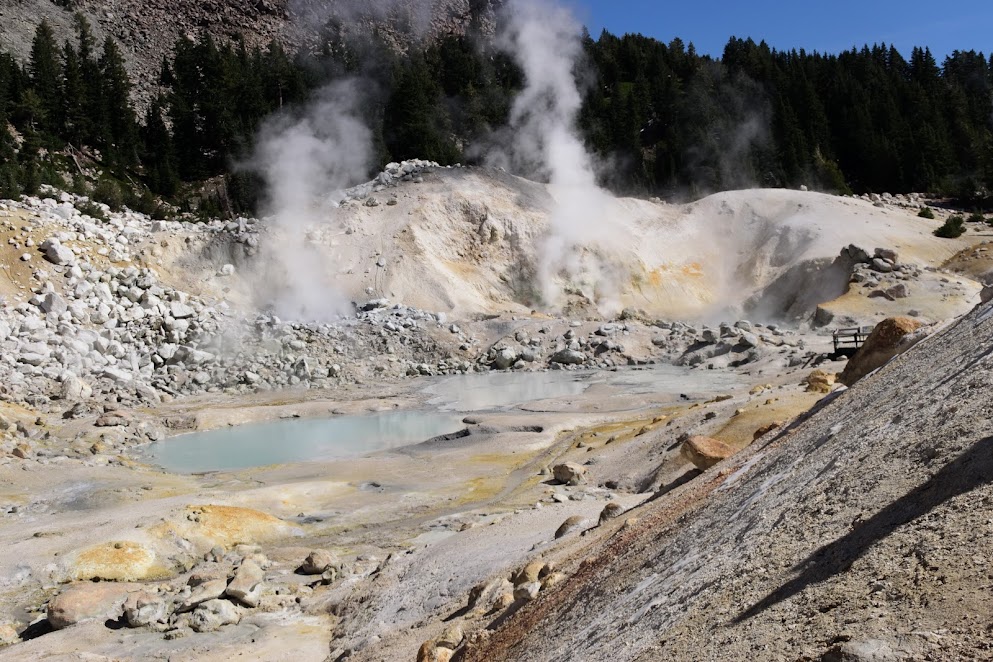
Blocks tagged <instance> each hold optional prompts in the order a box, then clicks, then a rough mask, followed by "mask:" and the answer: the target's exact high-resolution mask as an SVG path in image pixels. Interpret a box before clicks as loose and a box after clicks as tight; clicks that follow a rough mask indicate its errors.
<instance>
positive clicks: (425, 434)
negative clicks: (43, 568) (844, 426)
mask: <svg viewBox="0 0 993 662" xmlns="http://www.w3.org/2000/svg"><path fill="white" fill-rule="evenodd" d="M739 384H740V380H739V378H738V377H737V376H736V375H734V374H733V373H726V372H718V371H702V370H695V371H690V370H687V369H684V368H677V367H674V366H666V365H662V366H654V367H652V368H650V369H641V370H618V371H617V372H606V371H605V372H580V371H553V372H537V373H506V372H494V373H488V374H476V375H464V376H458V377H447V378H443V379H439V380H437V381H435V382H434V383H432V384H431V385H430V386H428V387H426V388H424V389H423V390H422V392H423V393H424V394H425V395H427V396H428V398H429V399H428V400H427V402H426V408H425V409H423V410H418V411H392V412H386V413H380V414H368V415H362V416H341V417H337V418H330V419H292V420H282V421H275V422H272V423H264V424H255V425H244V426H236V427H229V428H222V429H219V430H211V431H206V432H197V433H192V434H186V435H181V436H178V437H173V438H170V439H167V440H164V441H161V442H157V443H154V444H151V445H150V446H147V447H146V448H145V449H143V451H142V452H141V460H143V461H145V462H148V463H149V464H153V465H156V466H159V467H162V468H163V469H165V470H167V471H171V472H175V473H184V474H190V473H204V472H210V471H229V470H237V469H247V468H251V467H259V466H267V465H274V464H289V463H294V462H309V461H327V460H334V459H341V458H346V457H356V456H361V455H368V454H370V453H375V452H378V451H385V450H390V449H393V448H398V447H401V446H406V445H410V444H416V443H420V442H422V441H426V440H428V439H431V438H433V437H437V436H440V435H445V434H451V433H453V432H456V431H458V430H460V429H461V428H462V427H463V424H462V422H461V415H460V413H464V412H481V411H507V410H512V409H514V408H516V407H520V406H523V405H526V404H530V403H533V402H537V401H542V400H553V399H556V398H566V397H569V396H576V395H580V394H582V393H585V392H586V391H587V390H589V389H590V388H591V387H594V386H597V387H598V388H604V389H608V390H623V391H624V392H627V393H653V394H658V395H660V396H663V397H665V396H668V397H671V398H673V399H675V398H678V397H679V396H680V394H685V393H690V394H692V393H694V392H697V391H701V392H712V391H714V390H720V389H732V388H734V387H736V386H738V385H739ZM687 397H692V395H689V396H687Z"/></svg>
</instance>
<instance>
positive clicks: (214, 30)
mask: <svg viewBox="0 0 993 662" xmlns="http://www.w3.org/2000/svg"><path fill="white" fill-rule="evenodd" d="M500 4H501V0H433V2H432V3H430V4H428V3H417V2H414V1H413V0H380V1H379V2H373V3H358V2H353V1H351V0H115V1H114V2H105V1H103V0H68V1H66V0H63V1H62V2H60V3H55V2H53V1H52V0H14V1H13V2H4V3H0V48H3V49H4V50H6V51H9V52H12V53H13V54H14V55H15V57H18V58H19V59H26V58H27V56H28V54H29V52H30V49H31V39H32V37H33V35H34V31H35V28H36V27H37V25H38V23H40V22H41V20H42V19H47V20H48V21H49V23H51V24H52V26H53V27H54V28H55V33H56V35H58V36H59V37H60V38H69V37H70V36H71V35H72V34H73V28H72V25H73V14H74V13H75V12H76V11H79V12H81V13H82V14H83V15H84V16H86V17H87V18H88V19H89V21H90V23H91V24H92V26H93V29H94V33H95V34H96V36H97V38H98V39H99V40H103V39H104V38H105V37H108V36H110V37H113V38H114V39H116V40H117V41H118V42H119V44H120V45H121V47H122V50H123V51H124V53H125V57H126V58H127V63H128V69H129V73H130V74H131V77H132V80H133V81H134V84H135V96H136V97H137V98H138V100H143V99H146V98H147V97H148V96H149V95H150V92H151V91H152V90H153V89H154V87H155V85H156V84H157V81H158V75H159V71H160V68H161V64H162V58H163V56H166V55H168V54H169V53H170V52H171V50H172V47H173V45H174V44H175V43H176V40H177V39H180V38H188V39H200V38H202V37H204V36H205V35H210V36H211V37H213V38H214V39H216V40H218V41H220V42H224V41H232V40H235V39H238V38H239V37H240V38H242V39H244V40H245V43H246V44H247V45H248V46H249V47H252V46H266V45H268V44H269V43H271V42H272V41H278V42H280V43H282V44H283V45H284V46H286V47H287V48H289V49H290V50H295V49H297V48H300V47H316V46H317V45H318V42H319V33H320V29H321V27H323V26H324V25H325V24H326V23H327V21H328V20H330V19H338V20H340V21H342V22H345V23H348V24H350V25H353V26H355V27H356V28H358V29H366V30H367V29H373V28H375V29H378V30H379V31H380V32H381V33H382V34H384V35H385V36H386V38H387V41H388V42H390V43H392V44H393V45H394V46H395V47H396V48H401V49H402V48H406V47H409V45H410V44H412V43H414V42H415V41H417V40H419V39H433V38H436V37H438V36H439V35H444V34H463V33H465V32H466V31H467V30H468V29H469V27H470V25H471V24H472V23H473V22H474V21H475V22H476V23H477V24H478V25H479V26H480V28H481V29H482V30H483V31H487V30H492V28H493V25H494V20H495V18H494V17H495V12H496V9H497V7H498V6H499V5H500ZM425 5H427V6H425Z"/></svg>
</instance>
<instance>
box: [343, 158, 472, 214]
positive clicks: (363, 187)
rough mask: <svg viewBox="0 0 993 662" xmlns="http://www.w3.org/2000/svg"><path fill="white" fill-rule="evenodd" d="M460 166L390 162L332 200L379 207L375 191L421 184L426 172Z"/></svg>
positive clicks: (433, 162) (412, 161) (420, 162)
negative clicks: (378, 171)
mask: <svg viewBox="0 0 993 662" xmlns="http://www.w3.org/2000/svg"><path fill="white" fill-rule="evenodd" d="M442 167H444V168H452V167H455V168H460V167H461V165H459V164H456V165H455V166H441V165H439V164H438V163H437V162H435V161H423V160H421V159H412V160H410V161H401V162H400V163H389V164H387V166H386V169H385V170H383V171H382V172H381V173H379V174H378V175H376V177H375V178H374V179H373V180H372V181H370V182H366V183H365V184H359V185H358V186H353V187H352V188H350V189H348V190H346V191H345V192H344V193H343V194H342V196H341V199H340V200H333V201H332V202H334V203H338V204H348V203H349V202H352V201H362V202H363V203H364V204H365V205H366V206H367V207H378V206H379V200H378V199H377V198H375V197H372V196H373V195H374V194H375V193H381V192H383V191H386V190H387V189H391V188H396V187H397V186H399V185H400V184H401V183H403V182H413V183H415V184H420V183H421V182H423V181H424V177H423V175H424V173H425V172H428V171H430V170H433V169H435V168H442Z"/></svg>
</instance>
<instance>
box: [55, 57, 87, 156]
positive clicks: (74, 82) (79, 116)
mask: <svg viewBox="0 0 993 662" xmlns="http://www.w3.org/2000/svg"><path fill="white" fill-rule="evenodd" d="M61 115H62V118H63V129H62V137H63V138H64V139H65V140H67V141H68V142H70V143H72V144H74V145H76V146H79V145H81V144H82V142H83V139H84V137H85V134H86V125H87V122H88V120H87V117H86V84H85V82H84V81H83V69H82V67H81V66H80V62H79V54H78V53H77V52H76V49H75V48H73V47H72V44H70V43H68V42H66V44H65V46H64V47H63V49H62V108H61Z"/></svg>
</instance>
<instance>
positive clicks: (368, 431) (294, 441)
mask: <svg viewBox="0 0 993 662" xmlns="http://www.w3.org/2000/svg"><path fill="white" fill-rule="evenodd" d="M462 427H463V425H462V423H461V421H460V417H458V416H453V415H450V414H439V413H435V412H412V411H397V412H387V413H383V414H373V415H369V416H342V417H340V418H331V419H315V420H309V419H294V420H289V421H276V422H273V423H264V424H260V425H243V426H237V427H231V428H222V429H220V430H210V431H207V432H195V433H193V434H186V435H181V436H178V437H172V438H170V439H166V440H164V441H160V442H156V443H154V444H151V445H149V446H147V447H145V449H143V452H142V459H143V461H145V462H148V463H149V464H154V465H156V466H159V467H162V468H163V469H165V470H167V471H172V472H175V473H185V474H189V473H200V472H205V471H230V470H234V469H248V468H251V467H262V466H267V465H270V464H288V463H292V462H309V461H315V460H316V461H319V460H334V459H341V458H346V457H357V456H360V455H366V454H368V453H375V452H376V451H384V450H389V449H391V448H397V447H400V446H406V445H408V444H412V443H417V442H421V441H425V440H427V439H431V438H432V437H437V436H439V435H443V434H451V433H453V432H457V431H458V430H460V429H462Z"/></svg>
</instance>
